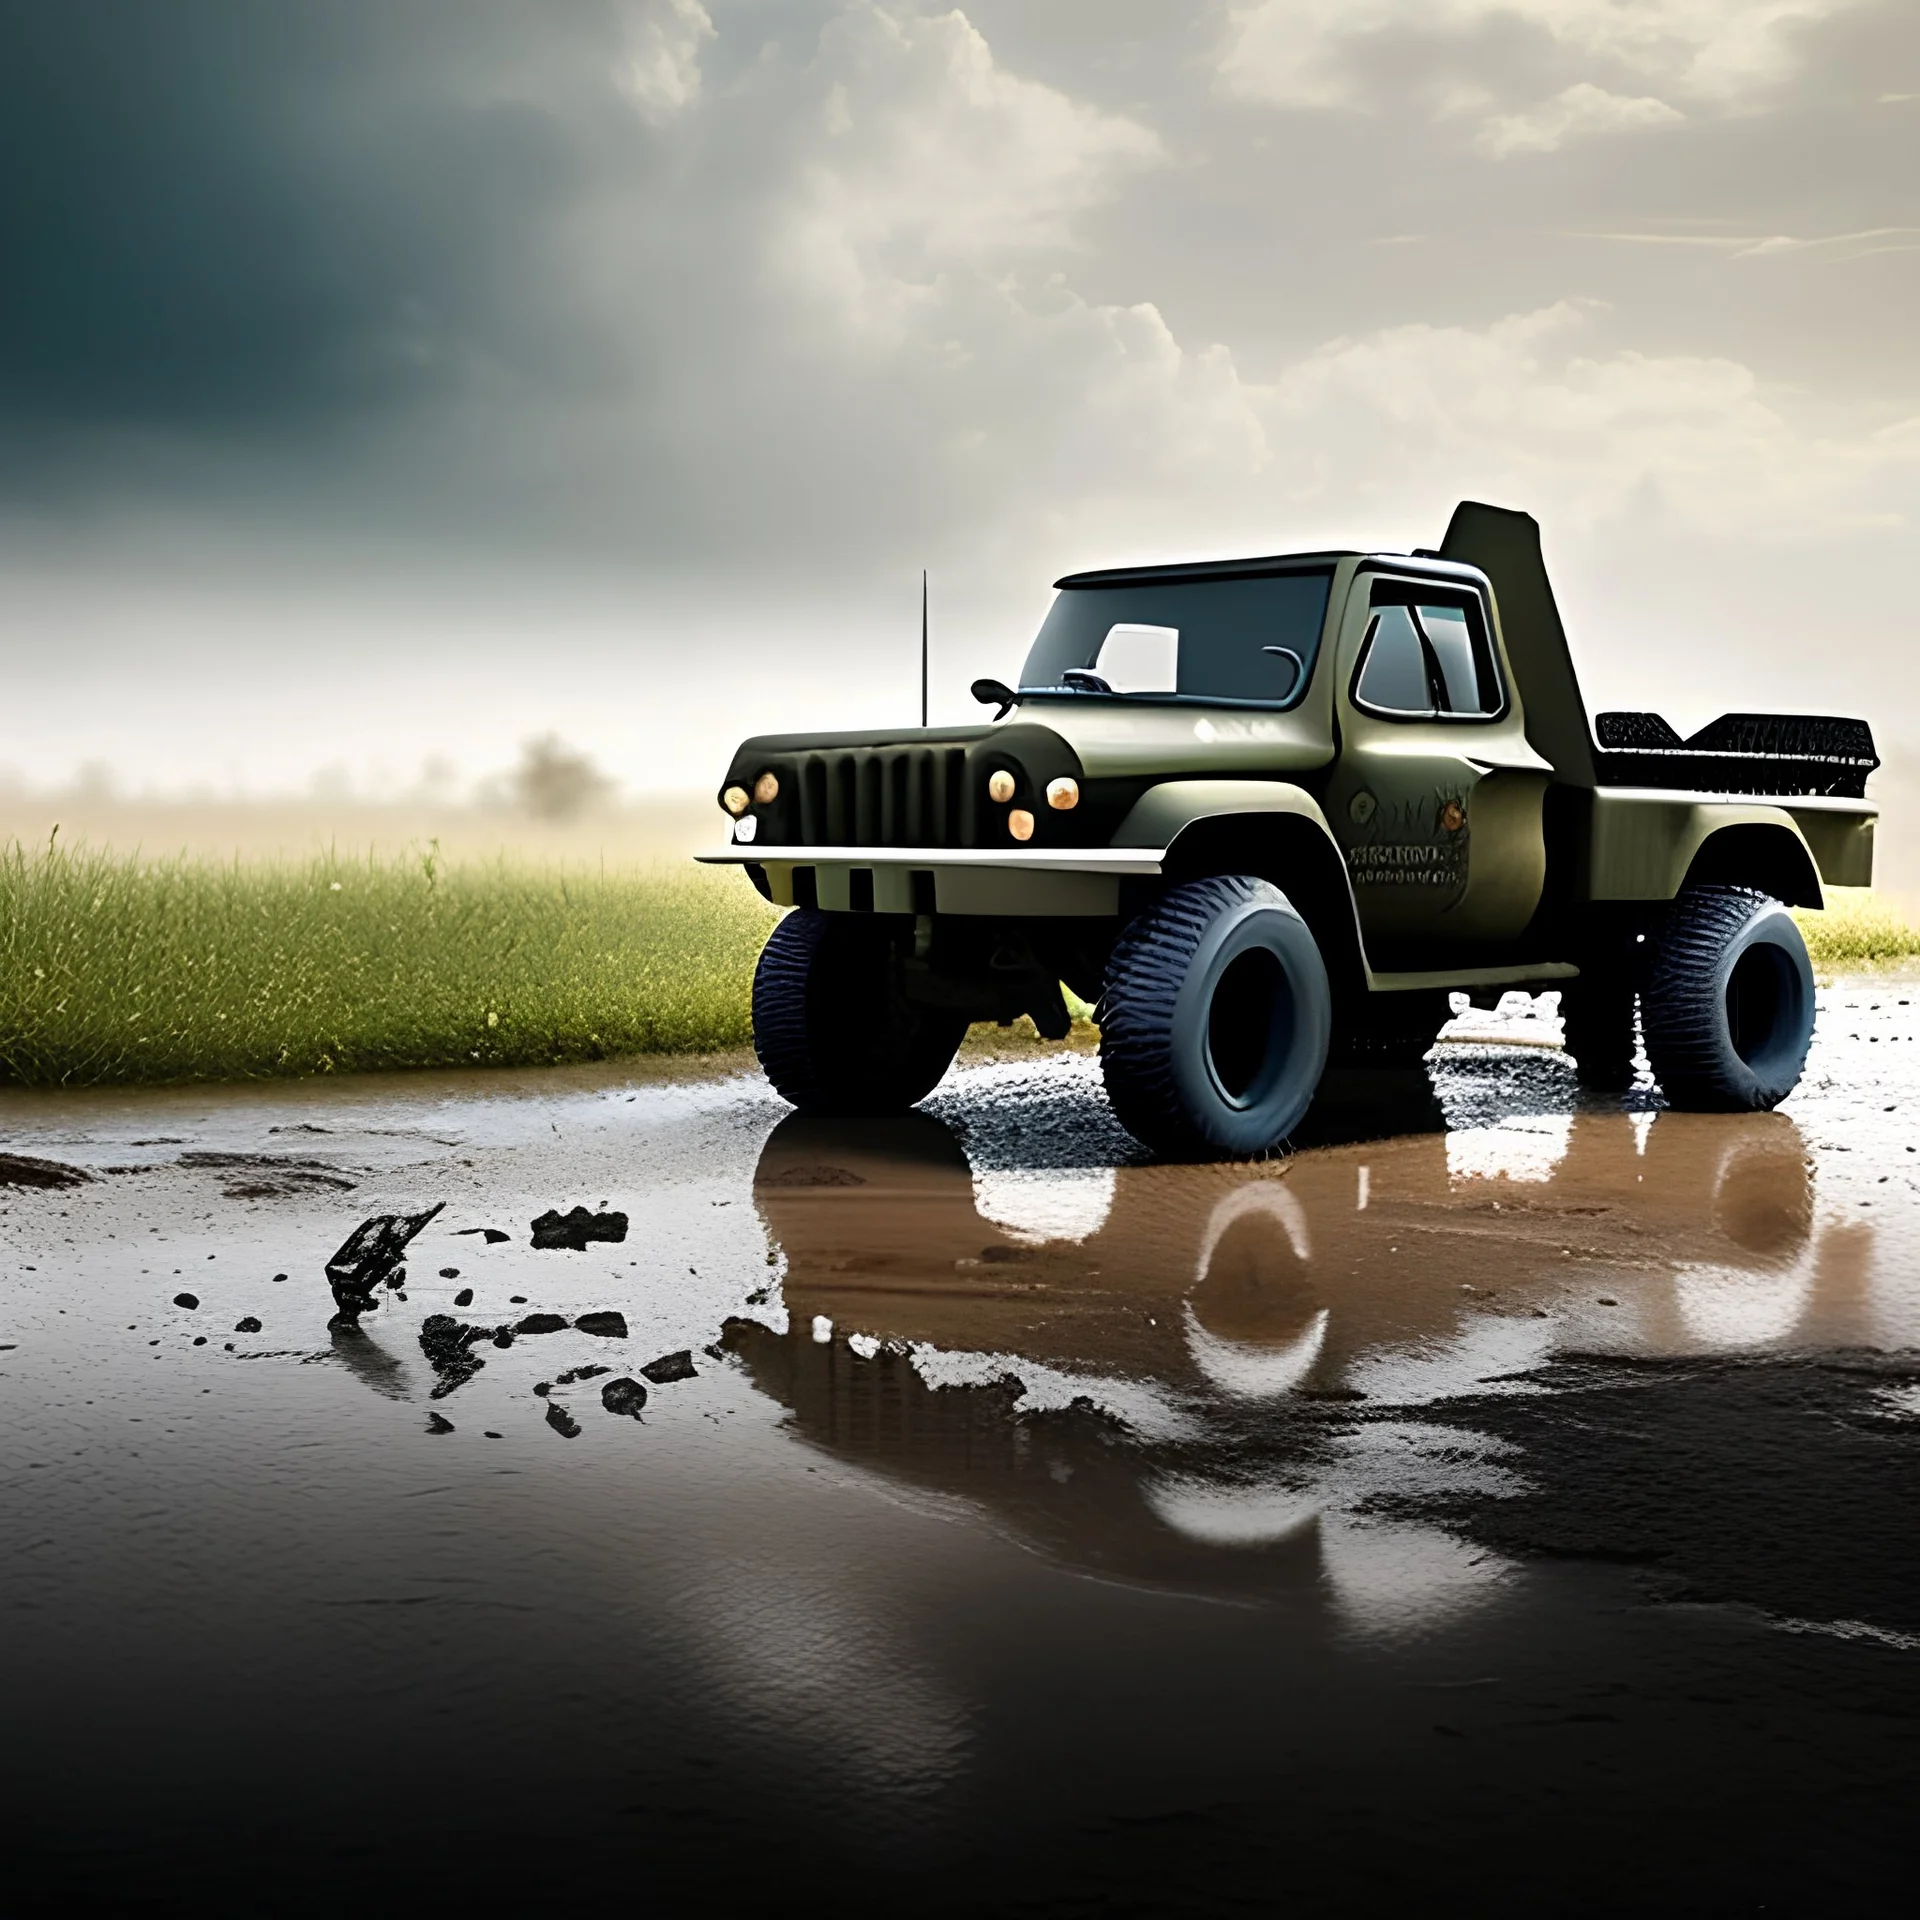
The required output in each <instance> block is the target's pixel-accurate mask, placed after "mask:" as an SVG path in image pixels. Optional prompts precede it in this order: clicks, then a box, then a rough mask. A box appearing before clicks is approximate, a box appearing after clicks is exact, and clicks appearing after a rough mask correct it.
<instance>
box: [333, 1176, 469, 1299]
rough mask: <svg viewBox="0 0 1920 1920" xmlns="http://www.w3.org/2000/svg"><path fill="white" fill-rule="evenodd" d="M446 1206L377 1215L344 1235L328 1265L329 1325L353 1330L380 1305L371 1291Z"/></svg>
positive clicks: (441, 1203) (398, 1264)
mask: <svg viewBox="0 0 1920 1920" xmlns="http://www.w3.org/2000/svg"><path fill="white" fill-rule="evenodd" d="M445 1205H446V1202H445V1201H444V1200H441V1201H438V1202H436V1203H435V1204H434V1205H433V1206H431V1207H429V1208H428V1209H427V1210H426V1212H425V1213H381V1214H376V1215H375V1216H374V1217H373V1218H372V1219H371V1220H363V1221H361V1223H360V1224H359V1225H358V1226H357V1227H355V1228H354V1230H353V1231H352V1232H351V1233H350V1234H348V1235H347V1237H346V1240H345V1241H344V1242H343V1243H342V1245H341V1248H340V1251H339V1252H338V1253H336V1254H335V1255H334V1256H333V1258H332V1259H331V1260H329V1261H328V1262H327V1281H328V1284H329V1285H331V1287H332V1288H333V1302H334V1306H335V1308H336V1312H335V1313H334V1316H333V1319H332V1320H331V1321H330V1322H329V1323H328V1324H329V1325H331V1326H348V1327H350V1326H355V1325H357V1324H358V1322H359V1319H360V1316H361V1315H362V1314H363V1313H366V1312H368V1311H370V1310H371V1309H372V1308H374V1307H376V1306H378V1305H379V1302H378V1301H377V1300H376V1299H375V1298H374V1289H375V1288H377V1287H378V1286H380V1285H381V1283H382V1282H384V1281H387V1280H388V1278H389V1276H390V1275H392V1274H394V1273H396V1272H398V1271H399V1270H400V1268H401V1264H402V1261H403V1259H404V1257H405V1255H406V1251H407V1243H408V1242H409V1241H410V1240H412V1238H413V1236H414V1235H415V1234H416V1233H418V1232H419V1231H420V1229H421V1228H422V1227H424V1226H425V1225H426V1224H427V1222H428V1221H429V1220H431V1219H432V1218H433V1217H434V1215H435V1214H437V1213H438V1212H439V1211H440V1209H441V1208H442V1207H444V1206H445ZM396 1284H397V1283H396Z"/></svg>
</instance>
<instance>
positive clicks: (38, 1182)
mask: <svg viewBox="0 0 1920 1920" xmlns="http://www.w3.org/2000/svg"><path fill="white" fill-rule="evenodd" d="M92 1178H93V1175H92V1174H90V1173H87V1172H86V1171H84V1170H83V1169H82V1168H79V1167H70V1166H67V1165H66V1164H65V1163H64V1162H63V1161H59V1160H36V1159H34V1158H33V1156H32V1155H31V1154H26V1153H0V1187H84V1186H85V1185H86V1184H87V1183H88V1181H90V1180H91V1179H92ZM625 1224H626V1223H625V1222H624V1221H623V1222H622V1223H621V1225H622V1227H623V1228H624V1226H625Z"/></svg>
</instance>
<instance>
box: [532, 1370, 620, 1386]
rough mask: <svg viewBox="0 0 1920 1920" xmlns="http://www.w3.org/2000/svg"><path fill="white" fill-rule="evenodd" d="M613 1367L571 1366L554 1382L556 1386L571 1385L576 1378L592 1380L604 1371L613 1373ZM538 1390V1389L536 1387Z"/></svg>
mask: <svg viewBox="0 0 1920 1920" xmlns="http://www.w3.org/2000/svg"><path fill="white" fill-rule="evenodd" d="M612 1371H613V1369H612V1368H611V1367H569V1368H568V1369H567V1370H566V1372H565V1373H563V1374H562V1375H561V1376H560V1378H559V1379H558V1380H557V1381H556V1382H555V1383H554V1384H555V1385H556V1386H562V1387H570V1386H572V1385H573V1383H574V1382H575V1381H576V1380H592V1379H594V1378H596V1377H597V1376H598V1375H600V1374H603V1373H611V1372H612ZM535 1391H536V1392H537V1391H538V1389H537V1388H536V1389H535Z"/></svg>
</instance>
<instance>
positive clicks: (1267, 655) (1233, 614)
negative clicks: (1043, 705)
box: [1020, 572, 1333, 707]
mask: <svg viewBox="0 0 1920 1920" xmlns="http://www.w3.org/2000/svg"><path fill="white" fill-rule="evenodd" d="M1332 585H1333V576H1332V574H1331V573H1325V572H1313V573H1282V574H1268V575H1266V576H1264V577H1260V578H1255V579H1242V580H1162V581H1141V582H1139V583H1138V584H1133V583H1130V582H1129V583H1121V584H1117V585H1111V586H1097V587H1067V588H1064V589H1063V590H1062V591H1061V593H1060V595H1059V597H1058V598H1057V599H1056V600H1055V601H1054V603H1053V606H1052V609H1051V610H1050V611H1049V612H1048V614H1047V617H1046V620H1045V622H1044V623H1043V624H1042V626H1041V628H1040V632H1039V634H1038V635H1037V636H1036V637H1035V639H1034V643H1033V649H1032V651H1031V652H1030V653H1029V654H1028V655H1027V664H1026V666H1025V667H1024V668H1023V669H1022V670H1021V674H1020V690H1021V691H1022V692H1023V693H1036V692H1039V693H1059V692H1063V691H1073V692H1078V693H1087V692H1093V693H1099V692H1102V691H1106V692H1112V693H1117V694H1128V695H1133V696H1135V697H1138V698H1143V699H1159V700H1169V699H1181V700H1205V701H1226V702H1235V703H1246V704H1251V705H1258V706H1263V707H1265V706H1274V707H1284V706H1291V705H1292V704H1293V702H1294V701H1296V700H1297V699H1299V697H1300V696H1301V695H1302V694H1303V693H1304V692H1305V691H1306V688H1307V682H1308V680H1309V679H1310V678H1311V677H1312V674H1313V660H1314V655H1315V654H1316V653H1318V652H1319V650H1320V628H1321V624H1322V622H1323V621H1324V620H1325V618H1326V611H1327V595H1328V593H1329V592H1330V591H1331V589H1332ZM1296 660H1297V662H1298V664H1297V665H1296V664H1295V662H1296ZM1075 670H1078V671H1079V672H1080V673H1082V674H1094V675H1097V676H1098V681H1097V682H1095V683H1094V684H1091V685H1089V684H1088V683H1087V682H1086V681H1085V680H1082V681H1081V682H1080V684H1079V685H1078V686H1076V687H1070V686H1069V683H1067V682H1066V681H1065V679H1064V677H1063V676H1065V675H1066V674H1068V673H1070V672H1074V671H1075ZM1100 683H1104V686H1103V685H1102V684H1100Z"/></svg>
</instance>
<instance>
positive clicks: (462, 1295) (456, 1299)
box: [453, 1287, 473, 1307]
mask: <svg viewBox="0 0 1920 1920" xmlns="http://www.w3.org/2000/svg"><path fill="white" fill-rule="evenodd" d="M453 1304H454V1305H455V1306H456V1307H470V1306H472V1305H473V1289H472V1288H471V1287H462V1288H461V1289H460V1291H459V1292H458V1293H456V1294H455V1295H454V1296H453Z"/></svg>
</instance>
